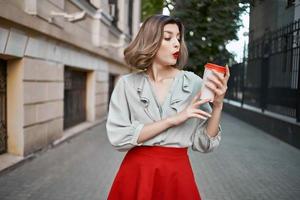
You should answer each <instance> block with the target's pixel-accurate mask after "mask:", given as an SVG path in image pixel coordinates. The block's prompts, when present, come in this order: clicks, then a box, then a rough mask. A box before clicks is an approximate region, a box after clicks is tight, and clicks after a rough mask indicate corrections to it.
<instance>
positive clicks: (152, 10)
mask: <svg viewBox="0 0 300 200" xmlns="http://www.w3.org/2000/svg"><path fill="white" fill-rule="evenodd" d="M163 7H164V1H163V0H142V21H144V20H145V19H146V18H147V17H150V16H151V15H154V14H161V13H162V10H163Z"/></svg>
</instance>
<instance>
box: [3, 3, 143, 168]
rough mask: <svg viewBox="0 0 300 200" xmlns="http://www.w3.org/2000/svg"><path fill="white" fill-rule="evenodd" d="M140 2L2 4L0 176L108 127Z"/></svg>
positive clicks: (138, 14) (126, 69)
mask: <svg viewBox="0 0 300 200" xmlns="http://www.w3.org/2000/svg"><path fill="white" fill-rule="evenodd" d="M139 24H140V0H10V1H7V0H0V83H1V84H0V91H1V92H0V104H1V108H0V113H1V117H0V118H1V119H0V121H1V123H0V125H1V127H0V129H1V130H0V152H1V154H0V163H1V164H0V170H1V169H4V168H5V167H7V166H9V165H11V164H13V163H15V162H18V161H20V160H23V159H24V158H26V157H28V156H29V155H32V153H34V152H36V151H39V150H41V149H44V148H47V147H48V146H49V145H53V144H57V143H59V142H61V141H63V140H65V139H66V138H68V137H70V136H72V135H74V134H76V133H77V132H79V131H81V130H84V129H86V128H88V127H91V126H94V125H95V124H97V123H100V122H103V120H105V118H106V114H107V108H108V101H109V96H110V94H111V92H112V89H113V87H114V83H115V82H116V80H117V78H118V76H119V75H121V74H125V73H128V72H130V68H128V67H127V66H126V65H125V63H124V61H123V58H122V51H123V49H124V47H125V46H126V45H127V44H128V43H129V42H130V40H131V38H132V37H133V36H134V35H135V34H136V33H137V31H138V28H139Z"/></svg>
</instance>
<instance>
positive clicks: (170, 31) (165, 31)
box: [164, 31, 180, 35]
mask: <svg viewBox="0 0 300 200" xmlns="http://www.w3.org/2000/svg"><path fill="white" fill-rule="evenodd" d="M164 32H166V33H170V34H173V32H172V31H164ZM177 35H180V33H177Z"/></svg>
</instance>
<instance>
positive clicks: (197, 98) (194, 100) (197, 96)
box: [192, 91, 201, 104]
mask: <svg viewBox="0 0 300 200" xmlns="http://www.w3.org/2000/svg"><path fill="white" fill-rule="evenodd" d="M200 96H201V91H200V92H199V93H198V94H196V95H195V97H194V98H193V100H192V104H194V103H195V102H196V101H198V100H199V98H200Z"/></svg>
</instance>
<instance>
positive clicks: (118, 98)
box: [106, 77, 144, 151]
mask: <svg viewBox="0 0 300 200" xmlns="http://www.w3.org/2000/svg"><path fill="white" fill-rule="evenodd" d="M130 115H131V114H130V109H129V105H128V99H127V97H126V91H125V80H124V78H123V77H121V78H120V79H119V80H118V82H117V84H116V86H115V88H114V90H113V93H112V95H111V99H110V103H109V111H108V116H107V122H106V130H107V136H108V139H109V141H110V143H111V144H112V145H113V146H114V147H115V148H116V149H117V150H119V151H127V150H129V149H131V148H132V147H134V146H140V145H141V144H138V143H137V140H138V137H139V134H140V132H141V130H142V128H143V127H144V124H142V123H140V122H138V121H132V120H131V117H130Z"/></svg>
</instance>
